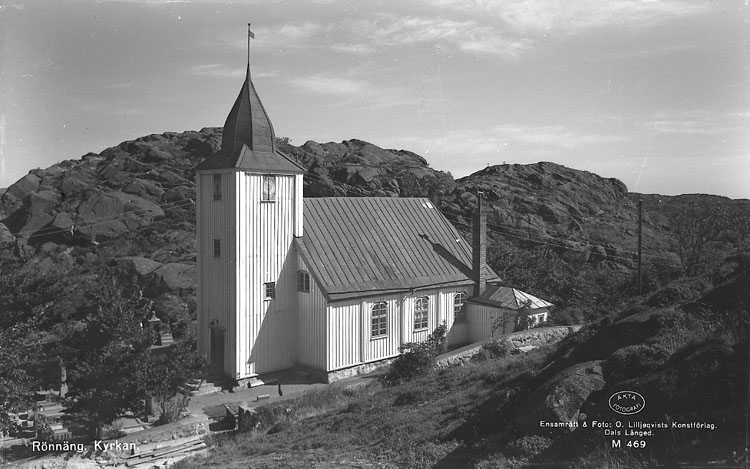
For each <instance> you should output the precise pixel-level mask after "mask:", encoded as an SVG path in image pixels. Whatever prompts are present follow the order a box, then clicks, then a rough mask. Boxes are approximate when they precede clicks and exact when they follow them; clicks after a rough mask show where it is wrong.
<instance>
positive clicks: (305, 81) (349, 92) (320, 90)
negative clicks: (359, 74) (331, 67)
mask: <svg viewBox="0 0 750 469" xmlns="http://www.w3.org/2000/svg"><path fill="white" fill-rule="evenodd" d="M287 83H288V84H289V85H291V86H293V87H295V88H297V89H299V90H302V91H303V92H306V93H311V92H312V93H315V94H320V95H326V96H329V97H331V96H333V97H338V98H340V99H338V100H333V101H329V102H328V104H329V105H331V106H342V105H343V106H349V107H352V108H367V109H368V110H375V109H384V108H390V107H394V106H414V105H416V104H417V100H416V98H413V97H410V96H409V95H408V93H407V90H405V89H402V88H399V87H389V86H383V85H382V84H377V85H376V84H373V83H371V82H369V81H367V80H362V79H353V78H340V77H339V76H331V75H326V74H322V73H319V74H315V75H308V76H300V77H295V78H291V79H289V80H287Z"/></svg>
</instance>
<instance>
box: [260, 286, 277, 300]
mask: <svg viewBox="0 0 750 469" xmlns="http://www.w3.org/2000/svg"><path fill="white" fill-rule="evenodd" d="M263 295H264V296H265V299H266V300H273V299H274V298H276V282H265V283H264V284H263Z"/></svg>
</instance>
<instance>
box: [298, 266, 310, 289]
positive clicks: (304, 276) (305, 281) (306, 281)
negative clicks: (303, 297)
mask: <svg viewBox="0 0 750 469" xmlns="http://www.w3.org/2000/svg"><path fill="white" fill-rule="evenodd" d="M297 291H298V292H302V293H310V273H309V272H307V271H306V270H298V271H297Z"/></svg>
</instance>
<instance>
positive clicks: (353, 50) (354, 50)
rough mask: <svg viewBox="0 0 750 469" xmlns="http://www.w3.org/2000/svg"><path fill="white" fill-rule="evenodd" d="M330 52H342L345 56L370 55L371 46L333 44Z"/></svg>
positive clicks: (362, 44)
mask: <svg viewBox="0 0 750 469" xmlns="http://www.w3.org/2000/svg"><path fill="white" fill-rule="evenodd" d="M331 50H333V51H336V52H344V53H347V54H356V55H363V54H372V52H373V46H372V45H370V44H365V43H356V44H355V43H352V44H341V43H340V44H333V45H332V46H331Z"/></svg>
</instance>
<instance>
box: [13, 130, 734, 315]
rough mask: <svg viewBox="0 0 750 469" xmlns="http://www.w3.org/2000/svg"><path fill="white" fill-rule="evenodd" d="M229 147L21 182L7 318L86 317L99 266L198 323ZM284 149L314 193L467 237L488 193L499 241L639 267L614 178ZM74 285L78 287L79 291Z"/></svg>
mask: <svg viewBox="0 0 750 469" xmlns="http://www.w3.org/2000/svg"><path fill="white" fill-rule="evenodd" d="M220 143H221V129H218V128H204V129H202V130H200V131H198V132H196V131H189V132H182V133H175V132H167V133H164V134H153V135H148V136H145V137H141V138H138V139H135V140H131V141H126V142H123V143H121V144H119V145H117V146H115V147H111V148H108V149H106V150H104V151H102V152H101V153H99V154H94V153H89V154H87V155H85V156H83V157H82V158H81V159H80V160H68V161H63V162H61V163H58V164H55V165H53V166H50V167H49V168H46V169H35V170H32V171H30V172H29V174H27V175H26V176H24V177H23V178H21V179H20V180H18V181H17V182H16V183H15V184H13V185H12V186H10V187H9V188H8V189H7V191H6V192H5V193H4V194H3V195H2V197H0V246H1V247H0V249H2V256H3V257H2V258H3V259H5V261H6V262H7V265H8V266H11V267H12V268H14V269H16V273H15V274H13V275H12V276H11V277H12V278H10V279H6V283H5V286H2V285H0V287H2V288H4V289H5V290H4V291H5V293H4V294H3V297H2V298H0V301H2V308H0V309H2V310H5V311H9V312H10V313H9V314H10V316H13V317H17V316H25V315H28V314H30V313H34V312H39V311H42V310H45V311H48V312H50V314H51V316H52V317H58V318H65V317H70V316H75V315H76V314H77V313H76V311H77V310H79V309H80V307H79V306H80V305H78V303H80V297H81V295H82V293H81V292H80V291H81V290H85V285H86V283H85V280H86V279H89V281H94V280H92V279H91V275H92V272H93V270H94V269H95V268H96V269H99V270H100V271H101V270H104V271H107V272H111V273H114V274H117V275H119V276H121V277H122V278H123V279H127V280H128V281H127V282H125V283H124V284H125V285H130V286H131V287H132V288H136V289H139V290H141V291H142V292H143V294H144V295H146V296H148V297H150V298H152V299H154V301H156V303H157V310H159V311H160V313H162V314H163V315H165V316H166V317H165V319H170V320H173V321H183V322H184V320H186V318H187V315H194V309H195V300H194V294H195V292H194V278H195V244H194V243H195V241H194V231H195V170H194V168H195V166H196V165H197V164H198V162H199V161H201V160H202V159H203V158H205V157H207V156H209V155H211V154H212V153H214V152H215V151H217V150H218V148H219V146H220ZM279 147H280V149H281V150H282V151H284V152H286V153H287V154H289V155H290V156H291V157H292V158H295V159H296V160H297V161H298V162H300V163H301V164H302V165H304V166H305V167H306V168H307V174H306V178H305V196H306V197H319V196H383V197H396V196H401V197H415V196H416V197H430V198H431V199H432V200H433V201H435V202H436V203H437V204H438V206H439V207H440V208H441V209H442V210H443V211H444V213H446V214H447V216H448V217H449V219H450V220H451V221H452V222H454V223H456V224H457V225H458V226H459V227H460V228H461V229H463V230H464V231H467V229H468V226H467V225H466V223H467V222H468V221H469V220H470V215H471V212H472V211H473V210H474V209H475V208H476V200H477V199H476V192H477V191H480V190H481V191H483V192H485V194H486V199H487V201H488V206H489V207H490V208H491V210H492V214H491V216H490V229H491V233H490V236H491V239H492V240H493V242H494V243H496V244H502V243H513V244H516V245H519V246H522V247H528V246H536V245H539V244H540V243H546V244H547V245H549V246H551V247H553V248H554V249H557V250H559V251H560V253H562V254H564V255H566V256H567V258H568V259H569V260H570V261H571V262H587V263H592V264H597V265H603V266H605V267H606V268H614V269H620V270H622V269H627V268H629V267H632V265H633V259H634V254H633V252H634V251H635V249H636V206H635V202H634V200H633V197H634V195H633V194H628V192H627V188H626V187H625V185H624V184H623V183H622V182H620V181H618V180H616V179H605V178H601V177H599V176H597V175H595V174H592V173H589V172H585V171H578V170H573V169H570V168H566V167H564V166H561V165H557V164H554V163H537V164H533V165H498V166H491V167H488V168H485V169H483V170H481V171H478V172H477V173H474V174H472V175H471V176H468V177H465V178H462V179H459V180H458V181H454V180H453V178H452V177H451V175H450V174H448V173H445V172H441V171H436V170H434V169H432V168H430V167H429V165H428V163H427V161H426V160H425V159H424V158H422V157H420V156H419V155H416V154H414V153H412V152H409V151H405V150H385V149H382V148H380V147H377V146H376V145H373V144H370V143H367V142H363V141H361V140H348V141H344V142H341V143H324V144H319V143H316V142H312V141H310V142H306V143H305V144H304V145H302V146H299V147H297V146H293V145H290V144H289V143H288V142H287V141H284V139H281V141H280V142H279ZM635 197H638V196H637V195H636V196H635ZM649 197H650V196H649ZM662 199H669V198H665V197H662ZM717 199H720V200H719V202H720V203H728V199H722V198H717ZM649 200H650V199H649ZM662 205H664V204H659V203H652V204H651V206H652V209H649V210H647V211H646V216H645V224H644V245H645V246H646V248H645V252H646V253H650V254H653V255H658V256H661V258H662V260H664V261H665V262H674V259H675V255H674V254H673V253H671V252H670V251H669V246H668V244H667V242H666V241H665V238H664V234H665V232H666V231H665V230H668V228H669V226H668V217H667V215H666V214H663V213H660V212H658V209H659V207H660V206H662ZM31 265H33V269H32V268H31V267H30V266H31ZM152 267H153V268H152ZM66 282H68V283H66ZM68 284H73V285H80V287H79V288H77V289H73V290H78V291H74V292H70V291H69V290H70V289H69V288H63V285H68ZM19 285H20V286H21V287H23V288H21V290H20V292H21V295H20V296H19V294H17V293H18V291H19V290H18V289H19V288H20V287H19ZM24 288H25V290H24ZM24 295H25V296H24ZM19 298H22V299H19ZM177 310H179V311H181V312H180V313H179V314H178V313H176V312H175V311H177ZM185 311H187V312H185ZM6 320H7V318H6Z"/></svg>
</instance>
